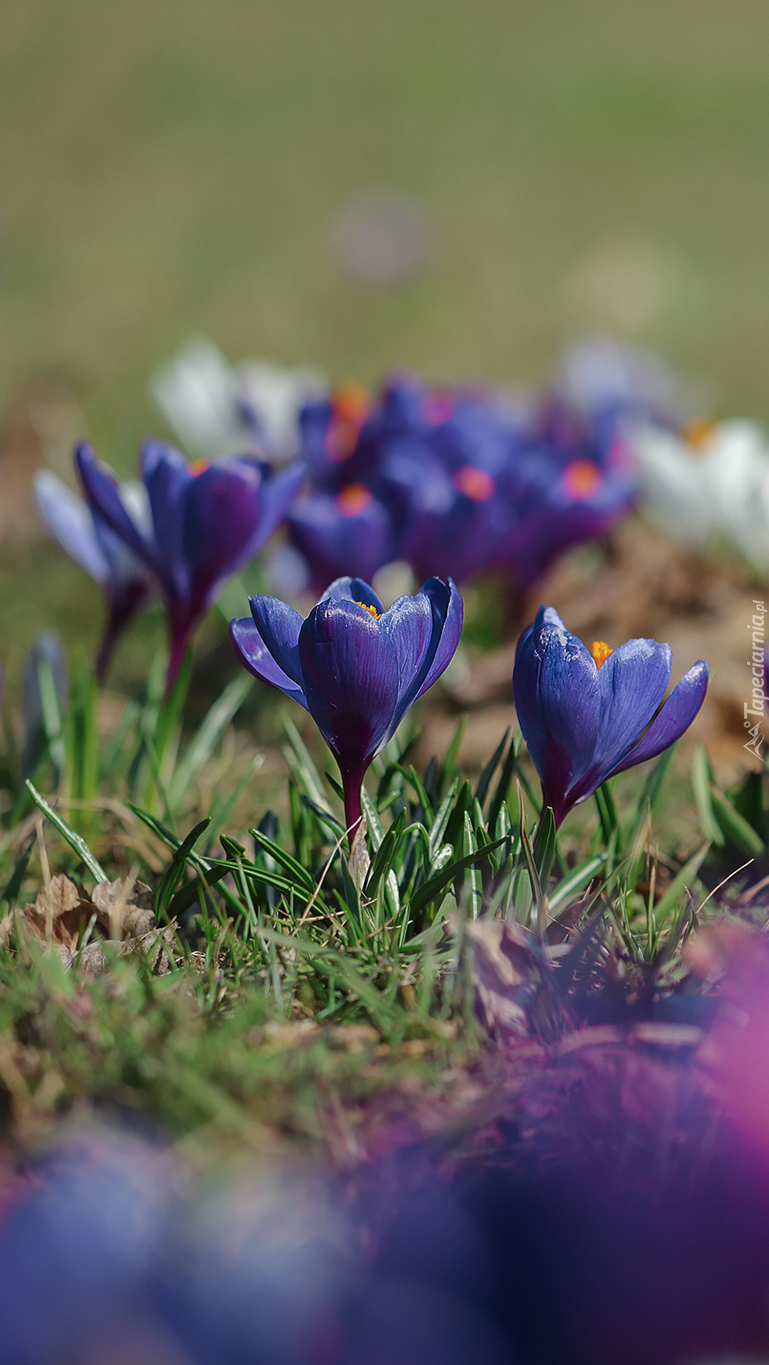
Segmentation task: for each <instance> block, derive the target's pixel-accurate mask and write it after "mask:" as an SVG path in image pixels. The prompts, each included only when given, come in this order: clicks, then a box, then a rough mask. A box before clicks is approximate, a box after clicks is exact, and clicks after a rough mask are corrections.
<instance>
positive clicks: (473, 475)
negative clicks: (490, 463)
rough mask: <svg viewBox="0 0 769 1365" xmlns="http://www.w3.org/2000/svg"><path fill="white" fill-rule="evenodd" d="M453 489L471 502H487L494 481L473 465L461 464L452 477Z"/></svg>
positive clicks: (484, 471)
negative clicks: (470, 499)
mask: <svg viewBox="0 0 769 1365" xmlns="http://www.w3.org/2000/svg"><path fill="white" fill-rule="evenodd" d="M452 482H453V484H454V487H455V488H456V489H458V490H459V492H460V493H464V495H465V497H466V498H472V500H473V502H488V500H489V498H490V497H491V495H492V493H493V492H494V480H493V479H492V477H491V475H490V474H487V473H486V470H485V469H479V468H478V466H477V465H474V464H463V465H462V468H461V469H458V470H457V471H456V473H455V474H454V476H453V479H452Z"/></svg>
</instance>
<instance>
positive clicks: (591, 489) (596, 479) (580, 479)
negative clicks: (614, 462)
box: [563, 459, 603, 498]
mask: <svg viewBox="0 0 769 1365" xmlns="http://www.w3.org/2000/svg"><path fill="white" fill-rule="evenodd" d="M602 479H603V475H602V474H601V471H600V469H599V468H598V465H597V464H594V463H593V461H592V460H582V459H580V460H572V461H571V463H570V464H567V466H566V468H565V469H564V471H563V481H564V483H565V484H566V488H567V491H568V492H569V493H570V494H571V496H572V497H573V498H589V497H590V496H591V495H592V494H593V493H596V492H597V491H598V489H599V488H600V487H601V482H602Z"/></svg>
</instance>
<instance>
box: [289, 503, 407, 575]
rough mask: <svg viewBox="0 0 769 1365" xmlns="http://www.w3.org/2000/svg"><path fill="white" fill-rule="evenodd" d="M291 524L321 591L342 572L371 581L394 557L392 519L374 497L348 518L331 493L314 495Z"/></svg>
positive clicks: (299, 506) (293, 537) (296, 512)
mask: <svg viewBox="0 0 769 1365" xmlns="http://www.w3.org/2000/svg"><path fill="white" fill-rule="evenodd" d="M288 525H289V533H290V535H291V540H292V543H293V544H294V545H295V546H296V548H297V549H298V550H299V551H300V552H301V553H302V555H303V556H304V558H305V559H306V561H307V563H308V564H309V566H310V570H311V573H312V581H313V583H314V584H315V586H316V587H317V588H318V589H320V588H322V587H323V586H324V585H325V584H326V583H328V582H329V580H330V579H331V578H336V576H337V574H338V573H339V571H340V569H348V570H349V569H353V570H355V571H356V574H357V576H359V577H360V578H362V579H363V580H365V581H368V580H369V579H370V578H372V577H373V575H374V574H375V573H376V572H377V570H378V569H381V567H382V565H383V564H386V563H387V562H388V560H390V559H392V557H393V528H392V520H391V518H390V514H389V512H388V511H387V510H386V508H385V507H384V506H383V505H382V503H381V502H380V501H379V500H378V499H377V498H374V497H372V499H371V501H370V502H369V503H368V504H367V505H366V506H365V507H364V508H362V509H361V511H359V512H356V513H354V514H353V515H347V514H343V513H342V512H341V511H340V509H339V505H338V503H337V499H336V498H335V497H332V496H331V495H330V494H329V493H322V492H321V493H312V494H310V496H309V497H307V498H303V499H302V501H301V502H300V503H298V504H297V506H296V508H295V509H294V511H293V512H292V513H291V515H290V517H289V519H288Z"/></svg>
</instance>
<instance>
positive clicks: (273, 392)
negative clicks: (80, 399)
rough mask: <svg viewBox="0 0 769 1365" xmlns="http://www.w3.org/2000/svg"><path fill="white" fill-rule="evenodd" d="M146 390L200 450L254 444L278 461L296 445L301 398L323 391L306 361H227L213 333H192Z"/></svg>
mask: <svg viewBox="0 0 769 1365" xmlns="http://www.w3.org/2000/svg"><path fill="white" fill-rule="evenodd" d="M150 388H151V391H152V396H153V398H154V399H155V402H156V403H157V405H158V407H159V408H160V410H161V412H162V413H163V416H164V417H165V418H166V421H167V422H168V423H169V424H170V426H171V427H172V428H173V430H174V431H175V433H176V435H177V436H178V438H179V440H180V441H181V443H182V445H183V446H184V447H185V448H186V449H187V450H189V451H190V452H191V453H192V454H194V455H196V456H200V457H203V458H206V459H208V458H212V457H213V456H216V455H227V454H237V453H242V452H243V449H244V446H247V447H249V448H252V449H253V450H254V451H255V452H256V453H258V454H259V455H261V456H263V457H264V458H266V459H269V460H272V461H276V462H277V463H282V462H284V461H286V460H289V459H291V458H292V457H293V456H294V455H295V454H296V452H297V449H298V445H299V426H298V419H299V413H300V411H301V408H302V405H303V403H305V402H307V401H308V400H309V399H311V398H317V397H319V396H322V395H323V394H324V393H325V392H326V384H325V381H324V379H323V376H322V375H321V374H320V373H319V372H318V371H317V370H314V369H311V368H309V367H299V368H297V369H287V368H283V367H281V366H279V365H273V364H271V363H269V362H268V361H258V360H245V361H243V362H242V363H241V364H240V365H237V366H235V365H230V363H229V361H228V360H227V359H226V358H225V356H223V355H222V352H221V351H220V350H219V348H218V347H217V346H215V345H214V343H213V342H212V341H208V340H207V339H206V338H205V337H193V338H191V339H190V340H189V341H188V342H187V343H186V344H185V345H184V346H183V347H182V349H181V350H180V351H179V352H178V354H177V355H176V356H174V357H173V359H172V360H169V361H167V362H166V363H165V364H163V365H161V366H159V368H158V369H157V370H156V371H155V373H154V375H153V376H152V379H151V382H150Z"/></svg>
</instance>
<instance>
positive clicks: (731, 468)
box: [628, 421, 769, 571]
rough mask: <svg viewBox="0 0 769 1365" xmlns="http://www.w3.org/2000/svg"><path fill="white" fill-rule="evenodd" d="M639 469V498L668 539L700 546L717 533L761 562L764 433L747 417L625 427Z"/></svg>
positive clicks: (766, 490) (765, 512)
mask: <svg viewBox="0 0 769 1365" xmlns="http://www.w3.org/2000/svg"><path fill="white" fill-rule="evenodd" d="M628 439H629V442H630V446H631V450H632V452H633V455H634V456H635V459H636V460H637V463H638V467H639V471H640V477H641V498H640V501H641V506H642V508H643V510H644V511H646V512H647V513H648V515H649V517H650V519H651V520H652V521H654V522H655V523H656V525H657V526H659V528H660V529H661V530H663V531H665V532H666V533H667V534H668V535H670V536H672V537H673V538H674V539H676V540H678V541H681V542H683V543H684V544H686V545H689V546H691V548H692V549H703V548H704V547H705V546H706V545H707V544H708V542H709V541H711V540H712V539H714V538H715V537H716V536H719V535H720V536H724V537H726V538H727V539H729V540H730V541H731V542H732V544H733V545H735V546H736V548H737V549H738V550H739V551H740V552H741V553H742V554H743V555H744V556H745V558H746V559H747V560H748V561H749V562H750V563H751V564H752V565H753V566H754V568H756V569H759V570H761V571H765V570H767V569H769V439H768V438H767V435H766V433H765V432H764V431H763V430H762V429H761V427H759V426H758V425H757V424H756V423H754V422H748V421H727V422H718V423H713V424H707V423H704V424H701V425H700V426H699V427H697V426H694V427H691V428H689V429H688V431H687V432H683V433H675V432H672V431H667V430H664V429H662V428H659V427H653V426H638V427H635V428H633V429H631V431H630V432H629V433H628Z"/></svg>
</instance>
